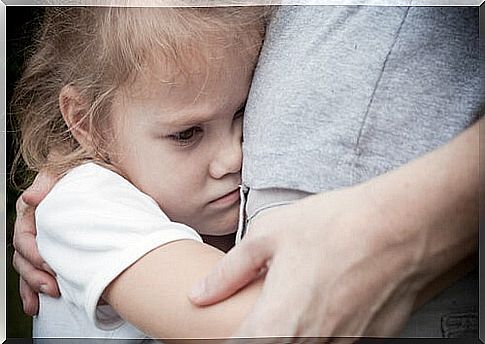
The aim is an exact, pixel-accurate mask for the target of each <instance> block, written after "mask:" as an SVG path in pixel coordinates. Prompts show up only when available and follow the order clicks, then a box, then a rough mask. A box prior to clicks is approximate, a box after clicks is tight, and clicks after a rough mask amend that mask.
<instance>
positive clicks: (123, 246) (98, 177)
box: [36, 164, 202, 329]
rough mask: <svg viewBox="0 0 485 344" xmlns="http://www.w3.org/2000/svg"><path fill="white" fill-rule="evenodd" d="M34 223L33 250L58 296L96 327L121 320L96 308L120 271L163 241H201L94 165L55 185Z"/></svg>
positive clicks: (111, 311)
mask: <svg viewBox="0 0 485 344" xmlns="http://www.w3.org/2000/svg"><path fill="white" fill-rule="evenodd" d="M36 226H37V231H38V234H37V243H38V246H39V251H40V253H41V255H42V257H43V258H44V259H45V261H46V262H47V263H48V264H49V265H50V266H51V267H52V268H53V269H54V271H56V274H57V281H58V284H59V288H60V291H61V294H62V297H63V298H65V300H66V302H71V303H73V304H75V305H76V306H77V307H80V308H81V309H83V310H84V311H85V312H87V315H88V317H89V318H90V319H92V320H93V322H94V323H95V324H96V326H98V327H99V328H102V329H113V328H115V327H117V326H119V325H121V324H122V323H123V320H122V319H121V318H120V317H119V316H118V315H117V314H116V312H115V311H114V309H112V308H111V306H98V301H99V299H100V297H101V295H102V293H103V291H104V289H105V288H106V287H107V286H108V285H109V283H110V282H111V281H113V280H114V279H115V278H116V277H117V276H118V275H119V274H120V273H121V272H123V271H124V270H125V269H126V268H128V267H129V266H130V265H132V264H133V263H135V262H136V261H137V260H138V259H140V258H141V257H143V256H144V255H145V254H147V253H148V252H150V251H151V250H153V249H155V248H157V247H159V246H161V245H164V244H166V243H169V242H173V241H177V240H183V239H189V240H197V241H200V242H202V239H201V237H200V236H199V235H198V234H197V232H195V230H193V229H192V228H190V227H188V226H186V225H183V224H180V223H175V222H171V221H170V220H169V218H168V217H167V216H166V215H165V214H164V213H163V211H162V210H161V209H160V208H159V206H158V205H157V204H156V203H155V201H154V200H153V199H152V198H150V197H149V196H147V195H146V194H144V193H142V192H141V191H139V190H138V189H136V188H135V187H134V186H133V185H132V184H130V183H129V182H128V181H127V180H126V179H124V178H122V177H121V176H119V175H117V174H116V173H114V172H112V171H109V170H107V169H105V168H102V167H100V166H97V165H94V164H86V165H83V166H80V167H78V168H76V169H74V170H72V171H71V172H70V173H69V174H67V175H66V176H65V177H64V178H62V179H61V180H60V181H59V182H58V183H57V185H56V186H55V187H54V188H53V190H52V191H51V192H50V193H49V194H48V195H47V197H46V198H45V199H44V201H43V202H42V203H41V204H40V205H39V206H38V207H37V209H36ZM160 273H163V266H160Z"/></svg>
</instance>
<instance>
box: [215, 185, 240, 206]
mask: <svg viewBox="0 0 485 344" xmlns="http://www.w3.org/2000/svg"><path fill="white" fill-rule="evenodd" d="M237 201H239V188H237V189H235V190H233V191H231V192H229V193H227V194H225V195H223V196H221V197H219V198H216V199H215V200H213V201H210V202H209V204H210V205H215V206H229V205H233V204H234V203H236V202H237Z"/></svg>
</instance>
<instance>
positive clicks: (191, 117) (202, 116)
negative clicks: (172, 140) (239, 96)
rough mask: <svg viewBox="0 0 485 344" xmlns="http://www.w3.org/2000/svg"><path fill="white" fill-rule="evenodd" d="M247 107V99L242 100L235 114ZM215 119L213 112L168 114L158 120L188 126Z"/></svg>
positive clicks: (171, 124)
mask: <svg viewBox="0 0 485 344" xmlns="http://www.w3.org/2000/svg"><path fill="white" fill-rule="evenodd" d="M245 107H246V99H244V101H242V102H241V104H240V105H239V106H238V107H237V110H236V111H235V112H234V113H235V114H236V113H238V112H240V111H241V110H243V109H244V108H245ZM212 119H214V114H213V113H187V114H183V115H180V114H179V115H176V114H173V115H168V116H167V117H165V118H164V119H161V120H159V121H157V125H164V126H170V127H188V126H193V125H196V124H200V123H204V122H208V121H210V120H212Z"/></svg>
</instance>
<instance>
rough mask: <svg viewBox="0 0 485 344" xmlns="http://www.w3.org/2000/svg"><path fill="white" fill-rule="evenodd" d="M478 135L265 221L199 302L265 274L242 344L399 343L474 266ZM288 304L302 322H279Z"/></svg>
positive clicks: (202, 286)
mask: <svg viewBox="0 0 485 344" xmlns="http://www.w3.org/2000/svg"><path fill="white" fill-rule="evenodd" d="M480 122H482V123H483V119H482V120H481V121H480ZM478 129H479V123H476V124H475V125H473V126H472V127H471V128H469V129H467V130H466V131H464V132H463V133H462V134H461V135H459V136H458V137H456V138H455V139H454V140H453V141H451V142H450V143H448V144H447V145H445V146H443V147H442V148H440V149H437V150H436V151H434V152H431V153H429V154H427V155H425V156H423V157H421V158H419V159H417V160H415V161H412V162H410V163H409V164H407V165H405V166H403V167H401V168H399V169H397V170H395V171H392V172H390V173H387V174H384V175H381V176H379V177H377V178H374V179H372V180H370V181H368V182H366V183H363V184H360V185H356V186H354V187H350V188H346V189H342V190H338V191H334V192H329V193H325V194H319V195H315V196H311V197H308V198H306V199H303V200H301V201H298V202H295V203H294V204H292V205H288V206H285V207H281V208H277V209H274V210H271V211H268V212H266V213H265V214H263V215H261V216H260V217H259V218H257V219H256V220H255V222H254V224H253V227H254V228H252V230H251V231H249V235H248V237H247V238H245V240H243V241H242V242H241V244H240V245H238V246H236V247H235V248H234V249H233V250H232V251H230V252H229V253H228V254H227V255H226V256H225V257H224V258H223V259H222V260H221V261H220V262H218V263H217V265H216V267H215V268H214V269H213V270H212V272H211V273H210V274H209V275H208V276H207V277H206V278H205V279H204V280H202V282H201V283H199V284H198V285H197V286H196V287H195V288H194V289H193V290H192V293H191V294H190V297H191V300H192V301H193V302H194V304H197V305H208V304H212V303H214V302H217V301H219V300H221V299H224V298H225V297H227V296H228V295H231V293H232V292H233V291H235V290H238V289H239V288H240V287H242V286H244V285H246V283H248V282H250V281H251V280H252V279H253V278H254V277H257V276H258V274H259V271H260V270H261V269H262V268H263V269H268V273H267V275H266V280H265V284H264V288H263V291H262V294H261V297H260V298H259V300H258V302H257V304H256V306H255V307H254V309H253V311H252V312H251V313H250V315H249V316H248V317H247V318H246V319H245V321H244V324H243V325H242V326H241V328H240V329H239V331H238V332H237V333H236V335H237V336H248V337H250V336H264V335H267V334H268V329H271V334H272V335H285V336H315V335H320V336H329V337H333V336H362V335H366V336H390V335H396V334H397V332H398V331H399V329H400V328H401V327H402V325H403V324H404V323H405V321H406V320H407V319H408V317H409V315H410V313H411V312H412V311H413V309H416V308H418V307H419V306H420V305H422V304H423V303H424V302H426V301H427V300H429V299H430V298H431V297H432V296H434V295H435V294H436V293H437V292H439V291H440V290H442V289H443V288H445V287H446V286H448V285H449V284H450V283H451V282H453V281H455V280H456V279H457V278H459V277H461V276H463V275H464V274H465V273H466V272H467V271H469V270H470V269H471V268H472V267H474V266H476V261H477V260H476V252H477V246H478V187H479V176H478V171H479V169H478V160H479V156H478V143H479V142H478V141H479V140H478ZM295 228H299V230H298V231H295V230H294V229H295ZM356 233H358V234H356ZM303 234H304V235H303ZM438 237H439V238H440V239H439V240H432V238H438ZM309 262H311V264H309ZM296 274H297V275H298V279H297V280H294V282H292V284H291V286H292V287H291V288H290V287H289V286H288V283H287V281H288V278H289V276H294V275H296ZM303 290H304V292H303ZM281 299H284V300H285V308H286V309H291V311H292V314H293V315H294V316H292V317H288V316H283V317H282V316H281V314H282V313H281V311H280V310H281V308H280V307H281ZM348 300H352V302H348ZM354 340H355V339H352V338H351V339H343V338H342V339H339V341H344V342H345V341H351V342H352V341H354Z"/></svg>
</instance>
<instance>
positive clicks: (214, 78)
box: [122, 49, 256, 126]
mask: <svg viewBox="0 0 485 344" xmlns="http://www.w3.org/2000/svg"><path fill="white" fill-rule="evenodd" d="M187 62H188V63H186V67H185V69H181V68H177V67H174V66H170V65H169V64H167V63H164V61H163V60H159V61H153V62H152V63H151V64H150V65H147V66H146V68H144V69H143V70H142V71H140V72H139V73H138V76H137V77H136V79H135V80H134V82H132V83H131V84H129V85H127V86H126V87H124V88H123V92H122V99H123V101H122V102H123V104H124V106H126V105H130V107H131V108H132V109H136V111H134V112H136V114H134V115H135V116H143V119H144V121H145V120H147V121H146V123H148V122H150V121H149V119H153V120H156V121H157V123H159V124H167V125H173V126H176V125H180V126H182V125H188V124H190V123H195V122H204V121H207V120H210V119H211V118H213V117H214V116H215V115H217V114H222V113H225V112H226V111H229V110H230V111H234V108H235V107H239V106H240V105H241V104H242V103H243V102H244V101H245V99H246V97H247V93H248V90H249V85H250V82H251V77H252V73H253V69H254V66H255V62H256V59H255V58H254V56H250V55H244V54H239V53H238V52H237V51H231V50H229V49H226V50H225V51H223V52H222V51H213V53H212V54H211V55H210V56H208V58H207V59H206V60H203V59H201V58H200V57H197V58H194V59H192V60H188V61H187ZM141 110H143V111H141ZM140 119H141V118H140Z"/></svg>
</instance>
